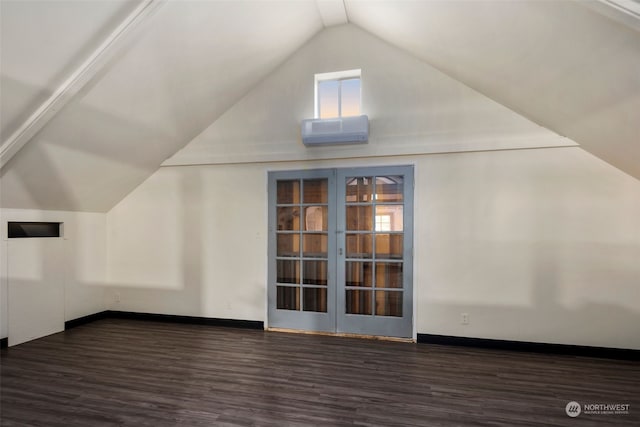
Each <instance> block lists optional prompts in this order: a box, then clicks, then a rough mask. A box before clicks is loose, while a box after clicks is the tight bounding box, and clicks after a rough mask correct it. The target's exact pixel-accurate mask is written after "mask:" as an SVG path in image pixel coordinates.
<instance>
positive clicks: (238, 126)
mask: <svg viewBox="0 0 640 427" xmlns="http://www.w3.org/2000/svg"><path fill="white" fill-rule="evenodd" d="M356 68H358V69H361V70H362V111H363V113H364V114H367V115H368V116H369V120H370V138H369V143H368V144H367V145H359V146H342V147H332V148H331V149H326V148H318V147H317V148H313V149H310V148H306V147H305V146H304V145H302V144H301V143H300V121H301V120H302V119H309V118H312V117H313V114H314V108H313V102H314V99H313V96H314V95H313V94H314V91H313V84H314V74H316V73H323V72H330V71H340V70H350V69H356ZM568 145H573V146H575V145H576V144H575V142H573V141H571V140H569V139H567V138H564V137H561V136H559V135H557V134H555V133H553V132H551V131H549V130H548V129H545V128H543V127H541V126H538V125H537V124H535V123H533V122H531V121H530V120H527V119H525V118H524V117H522V116H520V115H518V114H516V113H515V112H513V111H511V110H509V109H508V108H506V107H504V106H502V105H500V104H498V103H496V102H494V101H492V100H491V99H489V98H487V97H486V96H483V95H482V94H480V93H478V92H476V91H474V90H472V89H470V88H469V87H467V86H465V85H463V84H462V83H460V82H458V81H456V80H453V79H452V78H450V77H448V76H446V75H445V74H443V73H441V72H440V71H438V70H436V69H435V68H433V67H431V66H429V65H428V64H425V63H424V62H421V61H419V60H417V59H415V58H414V57H412V56H410V55H408V54H406V53H404V52H402V51H400V50H398V49H396V48H394V47H393V46H390V45H388V44H386V43H385V42H383V41H381V40H380V39H378V38H376V37H374V36H372V35H370V34H368V33H366V32H364V31H362V30H360V29H358V28H357V27H355V26H353V25H343V26H339V27H332V28H329V29H326V30H324V31H323V32H321V33H320V34H318V35H317V36H316V37H314V38H313V39H311V41H310V42H309V43H307V44H306V45H305V46H303V47H302V48H301V49H300V50H299V51H298V52H296V53H295V54H294V55H293V56H292V57H291V58H289V59H288V60H287V61H285V62H284V63H283V64H282V65H281V66H280V67H279V68H278V69H277V70H276V71H275V72H274V73H272V74H271V75H269V76H268V77H267V78H266V79H265V80H264V81H262V83H261V84H259V85H258V86H256V87H255V88H254V89H253V90H252V91H251V92H249V93H248V94H247V95H246V96H245V97H244V98H242V99H241V100H240V101H239V102H238V103H237V104H236V105H234V106H233V107H232V108H231V109H229V110H228V111H227V112H226V113H225V114H223V115H222V116H221V117H220V118H219V119H218V120H216V121H215V122H214V123H213V124H211V125H210V126H209V128H208V129H206V130H205V131H204V132H202V133H201V134H200V135H198V136H197V137H196V138H195V139H194V140H193V141H191V142H190V143H189V144H188V145H187V146H185V148H183V149H182V150H180V151H179V152H178V153H176V154H175V155H174V156H173V157H171V158H169V159H168V160H167V161H165V162H164V163H163V164H164V165H189V164H215V163H220V164H225V163H237V162H256V161H257V162H261V161H262V162H263V161H283V160H288V161H290V160H316V159H331V158H357V157H367V156H388V155H399V154H424V153H450V152H457V151H479V150H496V149H515V148H531V147H555V146H568Z"/></svg>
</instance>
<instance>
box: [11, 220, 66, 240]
mask: <svg viewBox="0 0 640 427" xmlns="http://www.w3.org/2000/svg"><path fill="white" fill-rule="evenodd" d="M60 228H62V223H61V222H9V223H8V227H7V237H9V238H10V239H16V238H24V237H60Z"/></svg>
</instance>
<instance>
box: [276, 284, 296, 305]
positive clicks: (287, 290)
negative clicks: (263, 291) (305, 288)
mask: <svg viewBox="0 0 640 427" xmlns="http://www.w3.org/2000/svg"><path fill="white" fill-rule="evenodd" d="M276 300H277V303H276V307H277V308H278V309H280V310H300V288H298V287H295V286H278V288H277V291H276Z"/></svg>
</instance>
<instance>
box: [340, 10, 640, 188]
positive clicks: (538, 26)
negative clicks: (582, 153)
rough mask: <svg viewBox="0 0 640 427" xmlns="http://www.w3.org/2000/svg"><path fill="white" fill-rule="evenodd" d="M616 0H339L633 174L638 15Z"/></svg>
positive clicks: (638, 136) (446, 68) (368, 24)
mask: <svg viewBox="0 0 640 427" xmlns="http://www.w3.org/2000/svg"><path fill="white" fill-rule="evenodd" d="M622 1H626V4H627V6H629V7H631V6H633V3H632V1H634V0H631V1H629V0H607V1H606V2H605V1H602V2H600V1H591V0H584V1H538V0H533V1H503V0H499V1H493V0H483V1H464V0H459V1H437V0H436V1H403V0H377V1H372V2H361V1H353V0H346V2H345V3H346V8H347V14H348V17H349V20H350V22H352V23H355V24H356V25H358V26H360V27H362V28H364V29H366V30H368V31H369V32H372V33H374V34H376V35H377V36H378V37H381V38H382V39H384V40H386V41H387V42H389V43H391V44H394V45H396V46H398V47H400V48H402V49H404V50H406V51H408V52H410V53H412V54H414V55H415V56H417V57H418V58H420V59H422V60H424V61H426V62H427V63H429V64H431V65H433V66H435V67H436V68H439V69H440V70H441V71H443V72H445V73H446V74H448V75H450V76H452V77H454V78H455V79H457V80H459V81H461V82H463V83H466V84H467V85H468V86H470V87H472V88H474V89H476V90H477V91H479V92H481V93H483V94H485V95H487V96H488V97H490V98H492V99H494V100H495V101H497V102H499V103H501V104H503V105H505V106H507V107H509V108H511V109H513V110H514V111H516V112H518V113H520V114H522V115H524V116H525V117H527V118H529V119H530V120H533V121H534V122H536V123H538V124H540V125H542V126H544V127H546V128H548V129H551V130H553V131H555V132H557V133H559V134H561V135H564V136H567V137H569V138H571V139H572V140H574V141H576V142H577V143H579V144H580V145H581V146H582V148H584V149H585V150H587V151H590V152H591V153H592V154H594V155H596V156H598V157H600V158H602V159H603V160H605V161H607V162H609V163H610V164H612V165H614V166H616V167H617V168H619V169H621V170H623V171H625V172H626V173H628V174H630V175H632V176H634V177H636V178H639V179H640V24H639V22H640V20H639V19H638V18H639V17H640V15H624V14H622V12H620V13H618V12H619V11H617V10H616V9H615V8H613V7H612V5H614V3H620V4H622ZM636 4H638V3H636ZM634 10H640V7H635V8H634ZM603 12H606V13H603ZM616 15H617V16H618V17H620V18H624V19H619V20H614V19H611V18H610V17H616Z"/></svg>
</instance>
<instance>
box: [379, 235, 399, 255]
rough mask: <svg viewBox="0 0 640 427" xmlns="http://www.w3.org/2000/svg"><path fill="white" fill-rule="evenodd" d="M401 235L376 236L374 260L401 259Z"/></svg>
mask: <svg viewBox="0 0 640 427" xmlns="http://www.w3.org/2000/svg"><path fill="white" fill-rule="evenodd" d="M402 237H403V236H402V234H376V258H386V259H401V258H402V240H403V238H402Z"/></svg>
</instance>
